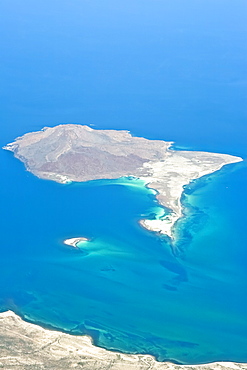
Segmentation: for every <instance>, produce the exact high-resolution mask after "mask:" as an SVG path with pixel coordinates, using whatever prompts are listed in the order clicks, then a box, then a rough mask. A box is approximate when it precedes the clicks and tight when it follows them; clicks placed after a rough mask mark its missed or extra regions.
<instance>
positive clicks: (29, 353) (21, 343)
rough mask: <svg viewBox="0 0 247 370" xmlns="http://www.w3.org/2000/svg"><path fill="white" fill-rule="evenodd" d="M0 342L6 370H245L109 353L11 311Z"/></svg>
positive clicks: (1, 319)
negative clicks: (32, 322)
mask: <svg viewBox="0 0 247 370" xmlns="http://www.w3.org/2000/svg"><path fill="white" fill-rule="evenodd" d="M0 340H1V355H0V367H1V368H3V369H5V370H10V369H16V370H19V369H20V370H23V369H24V370H25V369H27V370H28V369H60V370H63V369H66V370H67V369H69V368H75V369H84V370H92V369H93V370H126V369H128V370H151V369H152V370H241V369H243V370H247V364H240V363H234V362H215V363H211V364H205V365H177V364H173V363H171V362H157V361H156V360H155V359H154V357H152V356H150V355H138V354H135V355H128V354H124V353H120V352H111V351H108V350H105V349H103V348H99V347H96V346H95V345H93V344H92V340H91V339H90V337H88V336H78V335H70V334H65V333H61V332H59V331H56V330H48V329H44V328H42V327H40V326H38V325H35V324H31V323H28V322H26V321H24V320H22V319H21V318H20V317H19V316H17V315H16V314H15V313H14V312H12V311H6V312H2V313H0Z"/></svg>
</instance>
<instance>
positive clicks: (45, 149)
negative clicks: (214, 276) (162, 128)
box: [4, 124, 242, 237]
mask: <svg viewBox="0 0 247 370" xmlns="http://www.w3.org/2000/svg"><path fill="white" fill-rule="evenodd" d="M171 145H172V142H171V141H169V142H167V141H163V140H148V139H145V138H142V137H133V136H131V134H130V133H129V132H128V131H117V130H94V129H92V128H91V127H88V126H85V125H84V126H83V125H75V124H67V125H59V126H55V127H52V128H51V127H50V128H49V127H45V128H44V129H43V130H41V131H38V132H31V133H27V134H25V135H24V136H22V137H19V138H17V139H16V140H15V141H14V142H13V143H10V144H8V145H6V146H5V147H4V149H6V150H9V151H12V152H13V153H14V155H15V157H17V158H18V159H20V160H21V161H22V162H24V164H25V166H26V168H27V170H28V171H30V172H32V173H33V174H34V175H36V176H38V177H40V178H42V179H47V180H53V181H56V182H60V183H63V184H64V183H70V182H71V181H81V182H83V181H89V180H97V179H117V178H120V177H130V176H131V177H136V178H140V179H142V180H144V181H145V183H146V186H148V187H150V188H153V189H155V190H156V191H157V196H156V197H157V200H158V201H159V203H160V204H161V205H162V206H164V207H165V208H167V209H169V210H170V213H169V214H166V215H165V216H164V217H161V218H157V219H155V220H141V222H140V223H141V225H142V226H144V227H145V228H147V229H148V230H151V231H155V232H157V233H160V234H166V235H168V236H169V237H172V236H173V227H174V224H175V223H176V221H177V220H178V219H179V218H180V217H181V216H182V207H181V202H180V199H181V195H182V192H183V187H184V186H185V185H188V184H189V183H190V182H191V181H192V180H195V179H198V178H199V177H202V176H204V175H208V174H211V173H213V172H215V171H218V170H219V169H220V168H221V167H222V166H224V165H226V164H230V163H236V162H240V161H242V158H239V157H235V156H231V155H227V154H217V153H207V152H196V151H175V150H171V149H170V147H171Z"/></svg>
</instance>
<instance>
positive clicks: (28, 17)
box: [0, 0, 247, 364]
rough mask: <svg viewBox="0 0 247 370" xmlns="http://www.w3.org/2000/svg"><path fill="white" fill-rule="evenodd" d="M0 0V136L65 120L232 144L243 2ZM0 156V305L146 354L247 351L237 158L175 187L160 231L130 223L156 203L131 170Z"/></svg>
mask: <svg viewBox="0 0 247 370" xmlns="http://www.w3.org/2000/svg"><path fill="white" fill-rule="evenodd" d="M102 4H103V5H102ZM0 7H1V9H0V11H1V14H3V15H4V16H3V22H1V25H0V30H1V34H2V35H3V37H2V39H1V41H0V43H1V44H0V46H1V47H0V50H1V54H2V55H1V60H2V68H1V72H0V73H1V81H2V83H1V86H0V96H1V101H2V103H3V104H2V109H1V116H0V120H1V138H0V140H1V143H0V144H1V145H5V144H6V143H8V142H11V141H13V139H14V138H15V137H16V136H18V135H22V134H24V133H25V132H29V131H35V130H39V129H41V128H42V127H43V126H53V125H56V124H59V123H71V122H77V123H81V124H93V125H95V126H92V127H96V128H99V129H104V128H115V129H128V130H130V131H131V132H132V133H133V134H136V135H138V136H144V137H147V138H150V139H152V138H158V139H164V140H174V141H175V147H176V148H177V149H179V148H185V149H189V150H206V151H215V152H223V153H229V154H234V155H239V156H242V157H243V158H246V156H247V151H246V137H247V131H246V125H245V122H246V106H247V105H246V102H245V96H246V73H245V72H246V71H245V68H246V67H245V66H246V50H245V44H246V43H245V39H246V26H245V17H244V14H245V11H246V3H245V1H240V0H237V1H236V2H234V4H233V3H232V2H231V1H226V0H224V1H221V0H219V1H217V2H215V1H214V2H213V1H207V2H206V1H201V2H198V1H192V0H189V1H187V2H186V5H185V4H184V1H178V0H177V1H174V2H172V3H168V2H161V1H157V2H152V3H151V2H150V1H143V0H142V1H136V2H130V1H128V0H127V1H125V2H124V3H121V4H120V3H118V5H116V2H114V1H110V0H107V1H105V2H99V1H96V0H93V1H90V2H89V1H84V2H81V1H76V0H75V1H73V2H71V1H70V2H68V1H62V2H61V1H59V2H56V1H53V2H52V4H50V3H48V2H47V1H42V2H41V1H37V2H35V7H34V5H33V2H31V1H29V2H25V4H19V2H17V1H16V0H11V1H9V2H8V3H5V4H1V5H0ZM222 14H223V15H224V16H222ZM229 25H231V26H229ZM0 158H1V159H0V166H1V167H0V170H1V174H2V177H1V188H0V191H1V215H2V220H1V260H0V265H1V280H0V305H1V310H2V311H4V310H6V309H12V310H14V311H15V312H16V313H18V314H19V315H21V316H22V317H24V318H25V319H26V320H29V321H32V322H36V323H38V324H41V325H43V326H45V327H53V328H57V329H60V330H64V331H67V332H70V333H74V334H83V333H87V334H90V335H91V336H92V337H93V339H94V342H95V344H96V345H98V346H102V347H105V348H108V349H112V350H117V351H123V352H128V353H150V354H153V355H154V356H155V357H156V358H157V359H158V360H160V361H163V360H172V361H175V362H179V363H190V364H192V363H203V362H210V361H216V360H231V361H241V362H246V361H247V355H246V345H247V339H246V338H247V320H246V313H247V298H246V288H247V287H246V284H247V268H246V261H247V249H246V245H247V238H246V204H247V196H246V188H247V168H246V162H242V163H239V164H236V165H231V166H227V167H225V168H224V169H223V170H222V171H220V172H217V173H215V174H213V175H210V176H206V177H204V178H203V179H201V180H198V181H196V182H194V183H192V184H190V185H189V186H188V187H186V189H185V192H184V196H183V204H184V206H185V210H184V212H185V215H186V217H185V218H183V219H182V220H181V221H180V222H179V223H178V226H177V230H176V234H177V239H176V243H175V245H173V246H172V245H171V244H170V243H169V242H168V241H167V240H166V239H162V238H159V237H158V236H156V235H155V234H153V233H150V232H148V231H146V230H144V229H143V228H141V227H140V226H139V224H138V220H140V219H141V218H143V217H154V216H155V215H157V214H160V212H161V209H160V207H159V205H158V204H157V202H156V200H155V195H154V193H153V192H152V191H151V190H148V189H146V188H145V187H144V186H143V184H142V183H141V182H138V181H136V180H133V179H119V180H116V181H115V180H114V181H107V180H105V181H94V182H88V183H85V184H80V183H72V184H68V185H60V184H56V183H53V182H50V181H44V180H39V179H37V178H36V177H34V176H33V175H32V174H30V173H28V172H26V171H25V169H24V166H23V164H22V163H20V162H19V161H17V160H16V159H15V158H13V156H12V154H11V153H9V152H5V151H0ZM76 236H86V237H88V238H90V240H91V241H90V242H88V243H83V244H81V245H80V249H79V250H75V249H73V248H70V247H67V246H65V245H64V244H63V240H64V239H66V238H70V237H76Z"/></svg>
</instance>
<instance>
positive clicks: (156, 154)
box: [0, 124, 247, 370]
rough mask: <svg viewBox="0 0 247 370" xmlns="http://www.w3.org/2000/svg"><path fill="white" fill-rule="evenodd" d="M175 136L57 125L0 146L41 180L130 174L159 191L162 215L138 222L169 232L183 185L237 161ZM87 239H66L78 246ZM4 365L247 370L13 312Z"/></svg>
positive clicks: (5, 319) (5, 322) (3, 317)
mask: <svg viewBox="0 0 247 370" xmlns="http://www.w3.org/2000/svg"><path fill="white" fill-rule="evenodd" d="M171 145H172V142H166V141H162V140H148V139H145V138H141V137H133V136H131V134H130V133H129V132H128V131H116V130H94V129H92V128H90V127H88V126H83V125H74V124H67V125H59V126H56V127H53V128H44V129H43V130H41V131H38V132H32V133H28V134H25V135H24V136H22V137H19V138H17V139H16V140H15V141H14V142H13V143H11V144H8V145H7V146H5V147H4V149H6V150H10V151H12V152H14V155H15V157H17V158H18V159H20V160H21V161H22V162H24V164H25V166H26V169H27V170H28V171H30V172H32V173H33V174H34V175H36V176H38V177H39V178H42V179H48V180H53V181H57V182H60V183H69V182H71V181H89V180H97V179H116V178H120V177H124V176H125V177H129V176H132V177H133V176H134V177H137V178H140V179H142V180H144V182H145V184H146V186H148V187H149V188H152V189H155V190H156V192H157V193H156V197H157V200H158V202H159V203H160V204H161V205H162V206H163V207H165V209H166V214H165V215H164V216H163V217H159V218H158V219H156V220H142V221H141V224H142V225H143V226H144V227H146V228H147V229H149V230H152V231H155V232H159V233H161V234H166V235H168V236H170V237H173V228H174V224H175V222H176V221H177V220H178V218H180V217H181V216H182V207H181V203H180V198H181V194H182V192H183V187H184V185H186V184H189V183H190V182H191V181H192V180H194V179H197V178H199V177H201V176H204V175H207V174H210V173H213V172H215V171H217V170H219V169H220V168H221V167H222V166H224V165H226V164H230V163H235V162H239V161H241V160H242V159H241V158H239V157H235V156H231V155H226V154H215V153H206V152H195V151H193V152H192V151H175V150H172V149H171ZM87 240H88V239H87V238H85V237H83V236H80V237H74V238H70V239H66V240H65V241H64V243H65V244H67V245H69V246H72V247H75V248H77V244H78V243H81V242H86V241H87ZM0 337H1V354H0V368H3V369H6V370H8V369H68V368H75V369H85V370H89V369H90V370H91V369H94V370H97V369H101V370H104V369H105V370H106V369H108V370H124V369H130V370H151V369H153V370H154V369H155V370H165V369H166V370H189V369H190V370H211V369H217V370H227V369H232V370H234V369H235V370H239V369H245V370H247V365H246V364H237V363H231V362H226V363H224V362H221V363H212V364H206V365H188V366H187V365H181V366H180V365H176V364H172V363H169V362H165V363H160V362H157V361H155V359H154V358H153V357H152V356H150V355H137V354H136V355H129V354H123V353H118V352H111V351H107V350H105V349H102V348H98V347H96V346H94V345H93V344H92V342H91V339H90V338H89V337H87V336H75V335H69V334H65V333H61V332H58V331H55V330H48V329H44V328H41V327H39V326H38V325H33V324H31V323H28V322H26V321H23V320H22V319H21V318H20V317H18V316H17V315H16V314H14V313H13V312H11V311H7V312H3V313H0Z"/></svg>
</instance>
